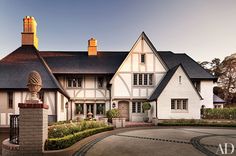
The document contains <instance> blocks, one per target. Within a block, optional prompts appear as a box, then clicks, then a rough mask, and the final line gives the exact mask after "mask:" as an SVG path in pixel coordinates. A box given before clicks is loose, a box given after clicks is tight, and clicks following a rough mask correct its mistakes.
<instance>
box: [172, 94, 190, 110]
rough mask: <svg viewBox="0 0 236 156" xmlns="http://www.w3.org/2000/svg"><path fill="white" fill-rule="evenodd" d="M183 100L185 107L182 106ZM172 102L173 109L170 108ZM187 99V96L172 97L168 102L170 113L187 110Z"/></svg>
mask: <svg viewBox="0 0 236 156" xmlns="http://www.w3.org/2000/svg"><path fill="white" fill-rule="evenodd" d="M178 101H179V102H180V107H179V108H178ZM184 101H186V109H184V108H183V105H184ZM173 102H174V105H175V106H174V109H172V104H173ZM188 106H189V100H188V99H187V98H179V99H178V98H173V99H171V102H170V109H171V112H172V113H178V112H188Z"/></svg>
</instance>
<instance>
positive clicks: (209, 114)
mask: <svg viewBox="0 0 236 156" xmlns="http://www.w3.org/2000/svg"><path fill="white" fill-rule="evenodd" d="M202 117H203V119H229V120H235V119H236V108H223V109H219V108H214V109H211V108H206V109H204V110H203V116H202Z"/></svg>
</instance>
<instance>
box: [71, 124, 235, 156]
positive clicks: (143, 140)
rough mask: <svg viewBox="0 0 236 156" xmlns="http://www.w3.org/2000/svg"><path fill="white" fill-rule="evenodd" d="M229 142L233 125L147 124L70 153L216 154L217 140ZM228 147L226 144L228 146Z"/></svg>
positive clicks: (105, 155)
mask: <svg viewBox="0 0 236 156" xmlns="http://www.w3.org/2000/svg"><path fill="white" fill-rule="evenodd" d="M224 143H232V144H233V145H234V153H233V154H231V155H232V156H236V129H233V128H200V127H199V128H173V127H172V128H165V127H161V128H150V129H143V130H142V129H141V130H140V129H139V130H131V131H127V132H122V133H118V134H113V135H110V136H107V137H103V138H97V139H96V140H94V141H92V142H89V143H88V144H86V145H85V146H84V147H83V148H81V149H80V150H79V151H77V152H76V153H75V154H74V156H84V155H86V156H108V155H109V156H110V155H114V156H119V155H120V156H126V155H127V156H128V155H135V156H139V155H140V156H141V155H166V156H167V155H181V156H182V155H183V156H184V155H186V156H189V155H191V156H195V155H196V156H198V155H199V156H201V155H209V156H216V155H217V154H216V151H217V149H218V147H219V144H222V146H223V147H224ZM228 148H229V150H231V148H230V147H228Z"/></svg>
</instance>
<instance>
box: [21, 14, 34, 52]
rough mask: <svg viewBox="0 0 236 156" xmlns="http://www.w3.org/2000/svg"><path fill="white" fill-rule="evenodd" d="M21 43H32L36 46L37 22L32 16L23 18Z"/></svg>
mask: <svg viewBox="0 0 236 156" xmlns="http://www.w3.org/2000/svg"><path fill="white" fill-rule="evenodd" d="M21 34H22V45H34V46H35V47H36V48H38V37H37V22H36V20H35V19H34V17H33V16H25V17H24V19H23V32H22V33H21Z"/></svg>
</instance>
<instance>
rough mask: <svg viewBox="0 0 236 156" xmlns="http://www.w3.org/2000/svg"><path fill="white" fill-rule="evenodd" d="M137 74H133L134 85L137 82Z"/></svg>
mask: <svg viewBox="0 0 236 156" xmlns="http://www.w3.org/2000/svg"><path fill="white" fill-rule="evenodd" d="M137 75H138V74H134V85H137V84H138V79H137Z"/></svg>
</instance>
